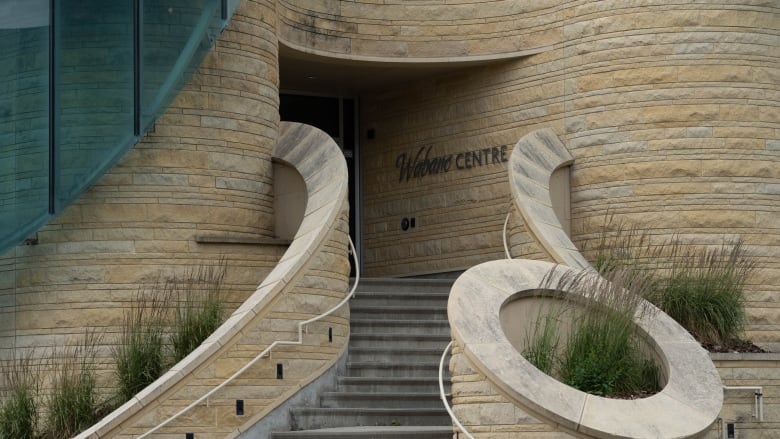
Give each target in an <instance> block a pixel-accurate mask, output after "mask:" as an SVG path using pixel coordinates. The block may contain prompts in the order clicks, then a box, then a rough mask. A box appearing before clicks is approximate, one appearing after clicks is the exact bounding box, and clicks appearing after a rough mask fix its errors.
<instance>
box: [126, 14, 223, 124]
mask: <svg viewBox="0 0 780 439" xmlns="http://www.w3.org/2000/svg"><path fill="white" fill-rule="evenodd" d="M142 4H143V6H142V8H141V9H142V11H143V24H142V26H141V29H142V47H143V53H142V63H141V65H142V71H141V78H142V82H143V83H142V86H141V88H142V93H141V126H142V129H146V128H148V127H149V125H150V124H151V123H152V121H154V120H155V119H156V118H157V117H158V116H159V115H160V113H161V112H162V111H163V110H164V109H165V108H166V107H167V106H168V105H169V104H170V101H171V100H172V99H173V98H174V97H175V96H176V95H177V94H178V92H179V91H180V90H181V89H182V87H184V85H185V83H186V81H187V80H188V79H189V78H190V76H191V75H192V73H193V72H194V71H195V69H197V68H198V65H199V64H200V61H201V60H202V59H203V57H204V56H205V55H206V53H208V51H209V49H210V48H211V47H212V46H213V42H214V40H215V39H216V37H217V36H218V35H219V30H220V29H221V23H222V22H221V20H220V5H221V2H220V1H219V0H166V1H161V0H143V2H142Z"/></svg>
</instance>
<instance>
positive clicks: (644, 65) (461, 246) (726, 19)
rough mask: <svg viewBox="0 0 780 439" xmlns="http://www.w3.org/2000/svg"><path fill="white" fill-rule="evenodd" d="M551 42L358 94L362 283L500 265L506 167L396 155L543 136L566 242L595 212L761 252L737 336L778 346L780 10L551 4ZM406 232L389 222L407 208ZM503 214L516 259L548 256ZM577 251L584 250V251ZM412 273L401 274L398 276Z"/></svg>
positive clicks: (587, 231)
mask: <svg viewBox="0 0 780 439" xmlns="http://www.w3.org/2000/svg"><path fill="white" fill-rule="evenodd" d="M560 7H561V8H562V10H563V11H564V13H565V18H562V19H561V21H560V22H558V25H559V26H560V27H561V29H562V32H563V37H562V40H561V42H560V43H559V44H556V45H555V46H554V47H553V48H552V49H550V50H547V51H545V52H543V53H539V54H536V55H531V56H528V57H524V58H520V59H515V60H509V61H505V62H501V63H494V64H491V65H489V66H482V67H471V68H467V69H460V70H453V71H451V72H448V73H445V74H440V75H437V76H436V77H434V78H427V79H423V80H418V81H414V82H410V83H406V84H403V85H402V86H393V87H388V88H385V89H382V90H380V91H378V92H376V93H370V94H369V95H368V96H365V97H362V98H361V105H362V108H363V116H364V118H363V119H364V122H365V125H366V126H365V128H366V129H373V130H374V132H375V137H374V138H373V139H367V138H366V137H364V138H363V142H362V144H361V145H362V147H363V150H362V151H361V152H362V154H363V158H364V162H363V163H364V166H365V167H364V175H365V178H364V187H363V191H364V212H365V248H366V252H365V259H366V270H367V272H368V274H370V275H402V274H413V273H415V272H419V273H423V272H437V271H448V270H462V269H466V268H468V267H469V266H471V265H473V264H475V263H478V262H482V261H486V260H490V259H496V258H502V257H503V245H502V242H501V238H500V235H501V229H502V226H503V220H504V218H505V215H506V212H507V203H508V202H509V191H508V186H507V185H506V179H505V178H506V177H505V176H504V174H503V172H505V165H503V164H501V165H496V166H492V165H491V166H478V167H473V168H470V169H463V170H458V171H457V172H456V171H454V170H452V171H450V172H448V173H442V174H436V175H426V176H424V177H422V178H413V179H410V180H408V181H401V182H399V171H398V169H397V167H396V160H397V157H399V156H400V155H401V154H403V153H407V154H410V153H411V154H414V153H416V152H417V151H418V150H419V148H421V147H425V148H427V147H428V146H431V147H432V149H431V156H432V157H438V156H442V155H446V154H454V153H458V152H461V151H469V150H475V149H480V148H485V147H491V146H495V145H514V144H515V143H516V142H517V141H518V139H520V138H521V137H522V136H523V135H525V134H527V133H528V132H530V131H532V130H534V129H537V128H543V127H544V128H551V129H552V130H553V131H554V132H555V133H556V134H557V135H558V136H559V137H560V139H561V140H562V142H563V143H564V144H565V145H566V147H567V148H568V149H569V150H570V152H571V154H572V156H573V157H574V160H575V161H574V165H573V166H572V169H571V188H572V189H571V190H572V193H571V220H572V222H571V225H572V227H571V229H572V238H573V241H574V242H575V243H577V244H583V243H586V242H588V241H590V240H592V239H593V238H595V237H596V234H597V231H598V230H599V228H600V226H601V225H602V224H603V221H604V218H605V215H606V214H607V213H608V212H610V213H614V214H615V215H616V216H617V217H618V218H624V219H625V220H627V221H633V222H636V223H637V224H638V225H639V226H640V227H642V228H643V229H645V230H647V231H648V232H649V233H650V235H651V236H652V237H653V239H655V240H658V241H663V240H667V239H670V238H672V237H673V236H674V235H679V236H680V237H681V238H683V239H687V240H690V241H692V242H694V243H697V244H712V245H720V244H721V243H722V242H723V240H724V239H729V238H733V237H735V236H737V235H739V236H741V237H742V238H743V239H744V240H745V241H746V243H747V244H748V249H749V251H750V252H751V253H752V254H754V255H755V256H756V257H757V258H758V262H759V265H760V271H759V273H758V274H757V275H756V276H755V277H754V278H753V279H752V280H751V285H749V286H748V295H747V307H748V315H749V326H748V329H749V333H748V336H749V337H751V338H753V339H754V340H756V341H758V342H760V343H762V344H763V345H765V346H767V347H770V348H777V347H779V346H780V335H778V334H780V325H778V324H777V322H780V314H778V312H780V311H778V310H780V308H778V307H777V300H776V296H777V293H778V291H780V290H778V288H780V287H779V286H780V257H778V255H780V221H778V220H777V219H776V218H778V217H779V216H780V191H778V187H780V186H778V185H780V173H779V172H780V171H779V170H780V146H779V145H780V143H778V142H780V140H778V128H780V127H779V126H778V122H777V121H778V120H780V114H779V112H780V104H778V102H780V101H779V100H778V95H777V93H778V83H779V81H778V77H779V75H780V73H778V72H779V70H778V68H779V67H780V66H779V65H778V59H780V58H778V50H780V49H779V48H780V37H778V25H777V23H780V8H778V6H777V5H776V4H774V3H771V2H769V3H768V2H762V1H757V2H741V3H740V4H731V3H724V2H721V1H717V0H708V1H705V2H697V3H695V4H679V3H675V2H669V1H661V2H658V1H652V2H651V1H640V2H631V3H630V4H627V3H625V2H617V1H599V2H590V1H571V2H561V3H560ZM407 216H415V217H416V218H417V228H416V229H414V230H410V231H402V230H401V228H400V221H401V219H402V218H403V217H407ZM517 221H518V219H517V218H513V219H512V221H511V225H512V226H513V227H514V228H516V229H517V233H515V232H514V231H513V233H512V234H513V235H514V237H513V242H512V243H511V245H512V247H513V251H512V254H513V256H515V257H524V256H531V255H535V257H545V256H544V252H540V249H539V247H538V245H537V244H535V243H534V242H533V240H531V239H530V238H529V237H528V236H527V234H525V235H524V234H523V233H521V231H522V230H523V228H524V225H523V224H521V223H519V222H517ZM586 256H587V253H586ZM409 266H412V267H413V268H412V269H410V268H409Z"/></svg>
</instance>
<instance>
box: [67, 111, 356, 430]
mask: <svg viewBox="0 0 780 439" xmlns="http://www.w3.org/2000/svg"><path fill="white" fill-rule="evenodd" d="M273 156H274V158H275V159H278V160H280V161H283V162H284V163H287V164H289V165H290V166H292V167H293V168H295V169H296V170H297V171H298V172H299V173H300V174H301V177H303V180H304V182H305V184H306V191H307V193H308V202H307V204H306V210H305V212H304V217H303V221H302V222H301V226H300V227H299V229H298V232H297V233H296V234H295V237H294V238H293V240H292V243H291V244H290V246H289V247H288V248H287V250H286V251H285V253H284V254H283V255H282V258H281V259H280V260H279V262H278V264H277V265H276V266H275V267H274V268H273V269H272V270H271V272H270V273H269V274H268V276H266V278H265V279H264V280H263V281H262V282H261V284H260V286H259V287H258V288H257V290H255V292H254V293H253V294H252V295H251V296H249V298H248V299H247V300H246V301H245V302H244V303H243V304H241V306H239V308H238V309H236V311H235V312H233V314H232V315H231V316H230V317H228V319H227V320H226V321H225V322H224V323H223V324H222V325H221V326H220V327H219V328H217V330H216V331H214V333H213V334H211V336H209V337H208V338H207V339H206V340H205V341H204V342H203V343H202V344H201V345H200V346H199V347H198V348H196V349H195V350H194V351H193V352H191V353H190V354H189V355H188V356H186V357H185V358H184V359H182V360H181V361H180V362H179V363H177V364H175V365H174V366H173V367H172V368H171V369H170V370H169V371H168V372H166V373H165V374H164V375H163V376H162V377H160V378H159V379H157V380H156V381H155V382H153V383H152V384H150V385H149V386H148V387H146V388H145V389H143V390H142V391H141V392H139V393H138V394H137V395H135V396H134V397H133V398H132V399H131V400H129V401H127V402H126V403H125V404H123V405H122V406H121V407H119V408H118V409H116V410H114V411H113V412H112V413H110V414H109V415H108V416H106V417H105V418H103V419H102V420H100V421H99V422H98V423H97V424H95V425H93V426H92V427H90V428H89V429H87V430H85V431H84V432H82V433H80V434H79V435H78V436H76V438H79V439H81V438H101V437H113V436H114V435H116V434H117V432H116V431H114V430H115V429H116V428H119V427H121V424H122V423H123V422H125V421H127V420H129V419H130V418H131V417H132V416H133V415H135V414H136V413H138V412H139V411H141V410H142V409H143V408H144V407H147V406H150V405H153V404H156V403H157V398H158V397H160V396H161V395H163V394H164V393H165V392H167V391H169V390H172V389H173V388H175V387H176V386H177V385H179V384H180V383H181V382H182V381H183V380H184V378H186V376H187V375H189V374H190V373H192V372H193V371H194V370H196V369H197V368H199V367H202V366H205V365H207V364H208V362H209V361H211V360H212V359H215V358H217V357H218V355H219V353H220V352H221V351H222V350H223V349H226V348H227V347H228V346H230V345H231V344H232V342H233V341H234V340H236V339H237V338H238V337H240V336H241V334H242V333H244V332H246V331H248V330H249V325H250V324H251V322H252V321H253V320H254V317H256V316H257V315H259V314H260V313H261V312H262V311H263V309H264V308H265V307H266V306H267V305H269V304H270V303H272V302H273V300H274V299H275V298H276V297H278V296H279V294H281V293H282V292H283V291H284V290H286V289H287V288H288V287H290V288H291V287H292V286H293V285H294V283H295V282H294V281H295V280H296V279H298V278H299V277H300V276H302V274H303V271H304V269H305V268H306V265H307V264H308V262H309V261H310V260H312V259H313V258H314V256H315V255H316V254H317V252H318V250H319V249H320V248H321V247H322V246H323V245H324V244H325V242H326V241H327V238H328V235H329V234H330V232H331V230H332V229H333V228H334V227H335V224H336V222H337V219H338V218H339V215H340V214H341V212H342V210H343V207H344V204H345V203H346V202H347V183H348V178H349V177H348V173H347V165H346V162H345V161H344V157H343V155H342V154H341V150H340V149H339V147H338V145H337V144H336V142H335V141H333V139H332V138H331V137H330V136H328V135H327V134H326V133H324V132H323V131H321V130H319V129H317V128H314V127H312V126H309V125H304V124H300V123H291V122H281V123H280V125H279V140H278V142H277V145H276V147H275V148H274V151H273ZM208 390H210V389H204V392H205V391H208ZM196 398H197V397H193V399H196Z"/></svg>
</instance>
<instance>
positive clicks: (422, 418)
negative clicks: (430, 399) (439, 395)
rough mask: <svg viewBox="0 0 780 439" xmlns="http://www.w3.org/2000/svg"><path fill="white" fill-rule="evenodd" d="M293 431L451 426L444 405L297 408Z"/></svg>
mask: <svg viewBox="0 0 780 439" xmlns="http://www.w3.org/2000/svg"><path fill="white" fill-rule="evenodd" d="M292 418H293V425H294V426H295V429H296V430H313V429H320V428H331V427H351V426H410V425H416V426H417V425H439V426H443V425H446V426H451V425H452V421H451V420H450V417H449V416H448V415H447V411H446V410H445V409H444V406H442V407H441V408H438V409H425V408H412V409H409V408H296V409H293V410H292Z"/></svg>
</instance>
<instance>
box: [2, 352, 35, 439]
mask: <svg viewBox="0 0 780 439" xmlns="http://www.w3.org/2000/svg"><path fill="white" fill-rule="evenodd" d="M2 375H3V381H4V383H3V384H4V385H3V389H2V396H3V402H2V405H0V438H3V439H33V438H36V437H37V429H38V418H39V413H38V406H37V402H36V399H37V398H38V392H39V390H40V378H39V377H40V366H39V365H36V364H34V363H33V361H32V352H30V355H27V356H23V357H16V352H14V358H12V359H10V360H8V361H6V362H4V363H3V364H2Z"/></svg>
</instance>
